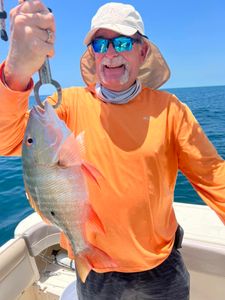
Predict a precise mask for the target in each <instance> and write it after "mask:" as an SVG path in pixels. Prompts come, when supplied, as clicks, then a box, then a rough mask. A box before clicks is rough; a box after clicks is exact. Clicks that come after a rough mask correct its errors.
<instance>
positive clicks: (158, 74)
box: [80, 2, 170, 89]
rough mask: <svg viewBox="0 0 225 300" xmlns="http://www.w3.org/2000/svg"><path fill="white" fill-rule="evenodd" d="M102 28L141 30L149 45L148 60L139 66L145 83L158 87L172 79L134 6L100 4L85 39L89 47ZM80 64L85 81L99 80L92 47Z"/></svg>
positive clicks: (129, 33) (126, 32) (124, 31)
mask: <svg viewBox="0 0 225 300" xmlns="http://www.w3.org/2000/svg"><path fill="white" fill-rule="evenodd" d="M99 29H110V30H113V31H115V32H117V33H119V34H122V35H126V36H132V35H134V34H135V33H136V32H139V33H140V34H141V35H143V38H144V40H145V41H146V43H147V44H148V46H149V51H148V54H147V56H146V59H145V62H144V63H143V64H142V66H141V67H140V71H139V74H138V78H139V80H140V81H141V83H142V84H143V85H144V86H148V87H150V88H153V89H156V88H159V87H160V86H161V85H163V84H164V83H165V82H166V81H167V80H168V79H169V77H170V69H169V67H168V65H167V63H166V61H165V60H164V58H163V56H162V54H161V53H160V51H159V49H158V48H157V47H156V46H155V45H154V44H153V43H152V42H150V41H149V39H148V38H147V37H146V36H145V33H144V24H143V21H142V18H141V16H140V14H139V13H138V12H137V11H136V10H135V8H134V7H133V6H132V5H129V4H123V3H115V2H110V3H107V4H105V5H103V6H101V7H100V8H99V9H98V11H97V13H96V15H95V16H94V17H93V18H92V22H91V30H90V31H89V32H88V34H87V35H86V37H85V39H84V43H85V44H86V45H87V46H88V45H89V44H90V42H91V40H92V38H93V37H94V35H95V33H96V32H97V31H98V30H99ZM80 65H81V74H82V77H83V80H84V82H85V83H86V84H87V85H92V84H94V83H96V82H97V78H96V70H95V59H94V54H93V50H92V47H91V46H88V48H87V50H86V51H85V53H84V55H83V56H82V57H81V64H80Z"/></svg>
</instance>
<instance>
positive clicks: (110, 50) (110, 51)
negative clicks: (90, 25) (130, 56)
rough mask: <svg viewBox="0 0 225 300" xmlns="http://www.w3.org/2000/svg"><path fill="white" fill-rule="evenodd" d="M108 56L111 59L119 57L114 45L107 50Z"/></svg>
mask: <svg viewBox="0 0 225 300" xmlns="http://www.w3.org/2000/svg"><path fill="white" fill-rule="evenodd" d="M106 55H107V56H109V57H114V56H117V55H118V53H117V52H116V50H115V49H114V47H113V44H112V43H109V47H108V50H107V52H106Z"/></svg>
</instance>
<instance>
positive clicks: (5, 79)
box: [0, 65, 33, 92]
mask: <svg viewBox="0 0 225 300" xmlns="http://www.w3.org/2000/svg"><path fill="white" fill-rule="evenodd" d="M18 78H19V80H18ZM0 79H1V81H2V83H3V84H4V85H5V86H6V87H7V88H9V89H10V90H12V91H17V92H25V91H27V90H29V89H31V87H32V85H33V80H32V78H30V77H27V78H25V77H24V78H22V77H21V76H19V75H18V76H16V75H15V74H13V72H10V71H8V69H6V67H5V65H3V68H2V73H1V78H0Z"/></svg>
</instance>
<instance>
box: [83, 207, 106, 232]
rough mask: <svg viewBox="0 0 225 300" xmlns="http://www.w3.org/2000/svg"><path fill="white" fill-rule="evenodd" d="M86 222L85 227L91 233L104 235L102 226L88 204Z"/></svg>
mask: <svg viewBox="0 0 225 300" xmlns="http://www.w3.org/2000/svg"><path fill="white" fill-rule="evenodd" d="M88 221H89V222H88V225H87V226H88V227H89V228H90V230H91V231H94V232H100V233H103V234H105V229H104V226H103V224H102V222H101V220H100V218H99V217H98V215H97V214H96V212H95V211H94V209H93V208H92V206H91V205H90V204H88Z"/></svg>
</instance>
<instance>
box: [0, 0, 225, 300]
mask: <svg viewBox="0 0 225 300" xmlns="http://www.w3.org/2000/svg"><path fill="white" fill-rule="evenodd" d="M40 11H41V13H40ZM46 29H48V32H47V31H46ZM49 30H51V34H49ZM54 33H55V25H54V18H53V16H52V14H51V13H49V12H48V11H47V9H46V8H45V7H44V5H43V4H42V3H41V2H40V1H38V0H34V1H30V2H25V3H22V4H21V5H20V6H19V7H16V8H15V9H13V10H12V12H11V44H10V50H9V54H8V56H7V58H6V61H5V62H4V63H3V64H2V66H1V82H0V93H1V106H0V126H1V127H0V128H1V131H0V140H1V146H0V154H1V155H20V154H21V143H22V139H23V134H24V130H25V127H26V120H27V115H28V114H27V113H26V110H27V102H28V99H27V98H28V96H29V94H30V92H31V89H32V87H33V83H32V80H31V79H30V78H31V76H32V75H33V73H34V72H36V71H37V70H38V69H39V68H40V67H41V65H42V63H43V62H44V59H45V57H46V55H52V54H53V53H54V48H53V47H54ZM85 44H86V45H87V46H88V47H87V51H86V52H85V53H84V55H83V57H82V58H81V73H82V76H83V79H84V81H85V83H86V85H87V86H86V87H77V88H74V87H72V88H69V89H65V90H64V91H63V100H62V104H61V105H60V107H59V108H58V109H57V113H58V115H59V116H60V118H62V119H63V120H64V121H65V122H66V123H67V125H68V126H69V128H70V129H71V130H73V131H74V132H75V134H76V135H77V134H79V133H80V132H81V131H85V148H86V159H87V160H88V161H90V162H92V163H93V164H94V165H95V166H96V168H97V169H98V170H99V171H100V172H101V173H102V174H103V176H104V180H103V181H102V182H101V179H100V181H99V184H100V187H101V188H100V189H99V188H98V187H96V185H95V184H92V183H91V182H88V187H89V193H90V201H91V204H92V207H93V208H94V210H95V213H96V214H97V216H98V218H99V220H100V221H101V223H102V225H103V227H104V230H105V234H99V233H96V232H93V231H91V227H89V226H88V225H89V222H90V220H88V221H87V226H86V234H87V238H88V241H89V242H90V243H91V244H93V245H94V246H96V247H98V248H99V249H101V250H102V251H104V252H106V253H107V254H108V255H109V256H110V257H111V258H112V259H113V260H114V261H115V262H116V265H115V267H114V268H113V267H112V266H111V267H110V266H109V267H107V266H105V265H103V264H102V263H101V261H100V262H99V261H98V262H97V261H95V260H94V259H92V260H91V259H90V263H91V265H92V267H93V268H92V271H91V272H90V273H89V274H88V276H87V278H86V280H85V282H82V280H80V278H79V276H78V281H77V290H78V294H79V299H88V300H89V299H100V300H101V299H112V300H113V299H123V300H125V299H127V300H128V299H129V300H130V299H139V300H142V299H162V300H164V299H170V300H172V299H179V300H184V299H189V274H188V272H187V270H186V267H185V265H184V263H183V260H182V257H181V255H180V253H179V251H178V250H177V249H176V245H175V243H174V240H175V232H176V230H177V226H178V224H177V221H176V218H175V214H174V210H173V208H172V202H173V193H174V187H175V182H176V177H177V172H178V169H180V170H181V171H182V172H183V173H184V174H185V175H186V176H187V178H188V179H189V180H190V181H191V183H192V185H193V186H194V187H195V189H196V190H197V191H198V193H199V195H200V196H201V197H202V199H203V200H204V201H205V202H206V203H207V204H208V205H209V206H210V207H211V208H212V209H214V210H215V212H216V213H217V214H218V216H219V217H220V218H221V220H222V221H223V222H225V183H224V182H225V163H224V161H223V160H222V159H221V157H220V156H219V155H218V154H217V152H216V150H215V149H214V147H213V146H212V144H211V143H210V142H209V141H208V139H207V138H206V136H205V135H204V133H203V131H202V129H201V128H200V126H199V124H198V123H197V121H196V120H195V118H194V117H193V115H192V113H191V112H190V110H189V109H188V107H187V106H186V105H184V104H183V103H181V102H180V101H179V100H178V99H177V98H176V97H175V96H174V95H170V94H168V93H165V92H162V91H157V90H155V89H156V88H158V87H160V86H161V85H162V84H163V83H164V82H165V81H166V80H167V79H168V78H169V74H170V72H169V68H168V66H167V64H166V62H165V60H164V59H163V57H162V55H161V54H160V52H159V50H158V49H157V47H156V46H155V45H153V44H152V43H151V42H150V41H149V40H148V38H147V37H146V36H145V33H144V28H143V22H142V19H141V17H140V15H139V14H138V12H137V11H136V10H135V9H134V8H133V7H132V6H131V5H126V4H120V3H108V4H105V5H103V6H102V7H101V8H100V9H99V10H98V12H97V13H96V15H95V16H94V18H93V19H92V26H91V30H90V31H89V33H88V34H87V36H86V38H85ZM25 52H26V56H24V53H25ZM48 100H49V101H51V102H52V103H54V102H56V101H57V96H56V95H54V96H52V97H50V98H49V99H48ZM61 243H62V245H64V247H66V248H67V249H68V251H69V253H70V251H71V249H70V248H69V245H68V243H67V241H66V240H65V237H63V238H62V241H61ZM70 255H72V253H70Z"/></svg>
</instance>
